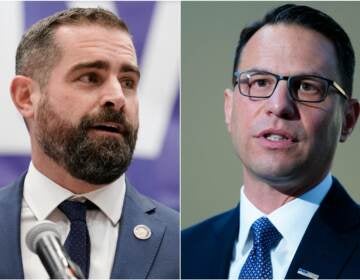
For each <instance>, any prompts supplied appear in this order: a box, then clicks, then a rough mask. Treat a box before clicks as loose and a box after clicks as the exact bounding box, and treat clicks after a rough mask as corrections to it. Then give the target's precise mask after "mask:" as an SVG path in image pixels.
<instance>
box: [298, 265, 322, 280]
mask: <svg viewBox="0 0 360 280" xmlns="http://www.w3.org/2000/svg"><path fill="white" fill-rule="evenodd" d="M297 273H298V274H300V275H302V276H305V277H308V278H310V279H319V275H317V274H315V273H312V272H310V271H307V270H305V269H303V268H299V269H298V271H297Z"/></svg>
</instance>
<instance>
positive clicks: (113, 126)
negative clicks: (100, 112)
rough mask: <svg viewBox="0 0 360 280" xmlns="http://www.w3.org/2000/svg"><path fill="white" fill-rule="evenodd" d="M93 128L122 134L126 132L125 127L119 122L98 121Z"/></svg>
mask: <svg viewBox="0 0 360 280" xmlns="http://www.w3.org/2000/svg"><path fill="white" fill-rule="evenodd" d="M91 128H92V129H96V130H100V131H104V132H110V133H117V134H121V133H123V132H124V127H123V126H122V125H121V124H118V123H110V122H109V123H97V124H95V125H93V126H92V127H91Z"/></svg>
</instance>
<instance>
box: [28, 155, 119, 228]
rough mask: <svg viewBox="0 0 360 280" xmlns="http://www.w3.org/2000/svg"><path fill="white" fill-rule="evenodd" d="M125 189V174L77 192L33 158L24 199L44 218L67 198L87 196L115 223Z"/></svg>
mask: <svg viewBox="0 0 360 280" xmlns="http://www.w3.org/2000/svg"><path fill="white" fill-rule="evenodd" d="M125 190H126V184H125V175H122V176H120V178H119V179H117V180H115V181H114V182H112V183H111V184H108V185H105V186H103V187H101V188H99V189H97V190H95V191H92V192H89V193H84V194H81V195H78V194H74V193H72V192H71V191H69V190H67V189H66V188H64V187H62V186H60V185H58V184H56V183H55V182H54V181H52V180H51V179H49V178H48V177H46V176H45V175H44V174H42V173H41V172H40V171H39V170H37V169H36V167H35V166H34V165H33V163H32V162H30V165H29V169H28V172H27V174H26V177H25V182H24V200H25V201H26V203H27V204H28V206H29V208H30V209H31V211H32V212H33V213H34V215H35V216H36V218H37V219H38V220H44V219H46V218H47V217H48V216H49V215H50V214H51V213H52V212H53V211H54V210H55V208H57V206H58V205H59V204H60V203H61V202H63V201H64V200H67V199H70V198H71V199H79V198H86V199H88V200H90V201H91V202H93V203H94V204H96V205H97V206H98V207H99V208H100V210H101V211H102V212H103V213H104V214H105V215H106V216H107V217H108V218H109V219H110V220H111V222H112V223H113V224H114V225H115V224H117V223H118V222H119V220H120V217H121V212H122V208H123V204H124V198H125Z"/></svg>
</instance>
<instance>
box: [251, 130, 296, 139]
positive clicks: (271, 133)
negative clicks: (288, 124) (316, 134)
mask: <svg viewBox="0 0 360 280" xmlns="http://www.w3.org/2000/svg"><path fill="white" fill-rule="evenodd" d="M257 138H265V139H266V140H269V141H273V142H280V141H290V142H298V140H297V137H296V136H295V135H293V134H292V133H290V132H288V131H286V130H282V129H266V130H263V131H262V132H260V133H259V134H258V135H257Z"/></svg>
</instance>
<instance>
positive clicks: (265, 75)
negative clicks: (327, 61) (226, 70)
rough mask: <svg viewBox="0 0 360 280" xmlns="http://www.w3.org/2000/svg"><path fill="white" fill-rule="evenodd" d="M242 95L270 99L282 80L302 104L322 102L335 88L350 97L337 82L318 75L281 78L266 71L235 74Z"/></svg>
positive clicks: (294, 97) (292, 95) (293, 97)
mask: <svg viewBox="0 0 360 280" xmlns="http://www.w3.org/2000/svg"><path fill="white" fill-rule="evenodd" d="M234 75H235V77H236V83H235V84H238V87H239V91H240V93H241V94H242V95H244V96H247V97H251V98H257V99H260V98H263V99H265V98H269V97H270V96H271V95H272V94H273V93H274V91H275V89H276V86H277V84H278V83H279V81H281V80H285V81H287V86H288V90H289V94H290V96H291V98H292V99H293V100H296V101H300V102H313V103H315V102H321V101H323V100H324V99H325V98H326V96H327V95H328V92H329V88H330V87H333V88H335V89H336V91H337V92H338V93H339V94H340V95H341V96H342V97H344V98H345V99H348V98H349V97H348V96H347V94H346V93H345V91H344V90H343V89H342V88H341V87H340V86H339V84H338V83H336V82H335V81H332V80H329V79H326V78H323V77H319V76H316V75H297V76H281V75H276V74H273V73H270V72H266V71H245V72H239V71H236V72H235V73H234Z"/></svg>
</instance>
